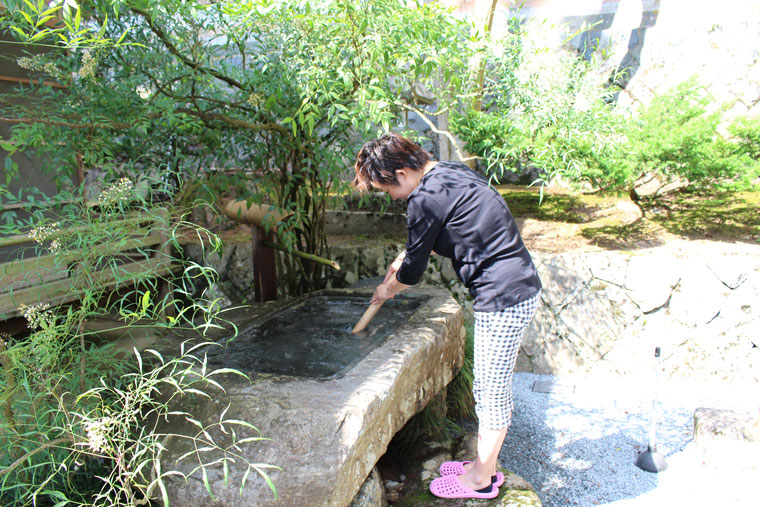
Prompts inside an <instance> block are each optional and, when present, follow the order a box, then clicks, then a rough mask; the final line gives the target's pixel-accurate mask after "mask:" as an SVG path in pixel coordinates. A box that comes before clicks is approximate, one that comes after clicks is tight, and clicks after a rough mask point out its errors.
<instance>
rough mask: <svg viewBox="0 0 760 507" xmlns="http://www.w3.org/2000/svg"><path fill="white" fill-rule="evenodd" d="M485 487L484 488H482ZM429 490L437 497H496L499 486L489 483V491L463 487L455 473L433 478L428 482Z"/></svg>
mask: <svg viewBox="0 0 760 507" xmlns="http://www.w3.org/2000/svg"><path fill="white" fill-rule="evenodd" d="M483 489H485V488H483ZM430 492H431V493H433V494H434V495H435V496H437V497H438V498H482V499H488V498H496V497H497V496H499V488H497V487H496V486H494V485H493V484H491V486H490V491H488V492H485V493H484V492H483V490H478V491H476V490H474V489H470V488H468V487H465V486H464V484H462V482H461V481H460V480H459V477H457V476H456V475H444V476H443V477H438V478H437V479H433V482H431V483H430Z"/></svg>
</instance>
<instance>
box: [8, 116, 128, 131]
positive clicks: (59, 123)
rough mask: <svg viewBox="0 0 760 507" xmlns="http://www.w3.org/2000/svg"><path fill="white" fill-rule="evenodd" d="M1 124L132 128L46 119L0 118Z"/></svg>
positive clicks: (120, 124)
mask: <svg viewBox="0 0 760 507" xmlns="http://www.w3.org/2000/svg"><path fill="white" fill-rule="evenodd" d="M0 123H12V124H16V123H42V124H43V125H52V126H54V127H68V128H72V129H113V130H123V129H127V128H129V127H131V124H129V123H120V122H114V123H75V122H69V121H60V120H48V119H46V118H5V117H2V116H0Z"/></svg>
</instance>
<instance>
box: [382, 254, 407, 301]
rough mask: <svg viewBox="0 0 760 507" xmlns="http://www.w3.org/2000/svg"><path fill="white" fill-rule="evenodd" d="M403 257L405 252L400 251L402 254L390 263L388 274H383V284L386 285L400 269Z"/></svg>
mask: <svg viewBox="0 0 760 507" xmlns="http://www.w3.org/2000/svg"><path fill="white" fill-rule="evenodd" d="M405 257H406V250H402V252H401V253H400V254H398V256H397V257H396V258H395V259H394V260H393V262H391V265H390V266H388V272H387V273H385V279H384V280H383V283H388V280H390V279H391V278H395V277H396V272H397V271H398V270H399V269H400V268H401V264H402V263H403V262H404V258H405ZM386 299H387V298H386Z"/></svg>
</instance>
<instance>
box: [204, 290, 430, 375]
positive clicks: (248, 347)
mask: <svg viewBox="0 0 760 507" xmlns="http://www.w3.org/2000/svg"><path fill="white" fill-rule="evenodd" d="M422 302H423V300H422V299H420V298H405V297H402V296H398V297H396V298H395V299H391V300H388V301H386V302H385V304H384V305H383V307H382V308H381V309H380V311H379V312H378V314H377V315H376V316H375V318H374V320H372V322H370V324H369V326H368V327H367V329H366V330H365V331H362V332H361V333H358V334H353V333H351V329H352V328H353V326H354V325H355V324H356V322H357V321H358V320H359V318H360V317H361V316H362V314H363V313H364V311H365V310H366V309H367V306H368V303H369V298H368V297H367V296H364V295H362V296H348V295H345V294H342V295H339V296H332V295H329V294H324V295H317V296H310V297H308V298H306V299H304V300H303V301H301V302H299V303H296V304H294V305H291V306H288V307H287V308H284V309H283V310H281V311H279V312H276V313H274V314H273V315H270V316H268V317H266V318H264V319H261V320H258V321H256V322H254V323H253V324H251V325H249V326H248V327H242V328H241V330H240V333H239V334H238V336H237V337H235V338H234V339H232V340H228V341H225V342H222V344H223V345H224V347H223V348H218V349H212V350H209V353H208V360H209V363H211V364H214V365H223V366H225V367H229V368H236V369H238V370H240V371H242V372H263V373H277V374H283V375H293V376H298V377H310V378H321V379H326V378H332V377H336V376H339V375H340V374H341V373H344V372H345V371H346V370H348V369H349V368H350V367H351V366H353V365H355V364H356V363H358V362H359V361H361V360H362V359H363V358H364V357H365V356H366V355H367V354H369V353H370V352H371V351H372V350H373V349H374V348H376V347H377V346H379V345H381V344H382V343H383V342H384V341H385V340H386V339H387V338H388V336H390V334H391V333H392V332H393V330H394V329H395V328H396V327H398V326H399V324H401V323H402V322H403V321H404V320H406V319H407V318H408V317H409V316H410V315H411V314H413V313H414V312H415V311H416V310H417V309H418V308H419V307H420V306H421V305H422Z"/></svg>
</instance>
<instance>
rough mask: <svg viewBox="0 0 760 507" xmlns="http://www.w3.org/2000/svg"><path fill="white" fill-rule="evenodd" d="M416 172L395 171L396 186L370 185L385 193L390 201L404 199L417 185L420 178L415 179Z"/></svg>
mask: <svg viewBox="0 0 760 507" xmlns="http://www.w3.org/2000/svg"><path fill="white" fill-rule="evenodd" d="M417 176H418V174H417V171H413V170H411V169H399V170H398V171H396V180H397V181H398V185H384V184H382V183H374V182H373V183H372V187H373V188H374V189H375V190H378V191H380V192H385V193H386V194H388V195H389V196H391V199H406V198H408V197H409V194H411V193H412V192H413V191H414V189H415V188H417V185H419V183H420V180H421V179H422V176H421V175H420V176H419V177H417Z"/></svg>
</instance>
